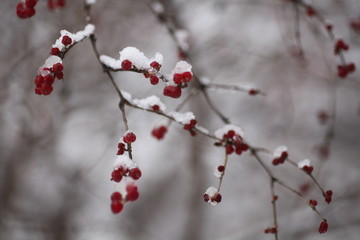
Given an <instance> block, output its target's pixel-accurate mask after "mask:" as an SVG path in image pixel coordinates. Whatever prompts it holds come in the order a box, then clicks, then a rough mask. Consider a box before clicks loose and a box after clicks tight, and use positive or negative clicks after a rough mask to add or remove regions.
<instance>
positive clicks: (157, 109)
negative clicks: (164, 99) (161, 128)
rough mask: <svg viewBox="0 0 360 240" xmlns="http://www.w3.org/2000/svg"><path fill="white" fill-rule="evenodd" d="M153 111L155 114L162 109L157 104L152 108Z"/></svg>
mask: <svg viewBox="0 0 360 240" xmlns="http://www.w3.org/2000/svg"><path fill="white" fill-rule="evenodd" d="M151 108H152V110H153V111H155V112H159V111H160V107H159V105H157V104H155V105H154V106H152V107H151Z"/></svg>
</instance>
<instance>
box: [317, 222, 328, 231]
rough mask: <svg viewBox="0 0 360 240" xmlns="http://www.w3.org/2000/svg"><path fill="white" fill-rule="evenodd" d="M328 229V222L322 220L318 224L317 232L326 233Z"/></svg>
mask: <svg viewBox="0 0 360 240" xmlns="http://www.w3.org/2000/svg"><path fill="white" fill-rule="evenodd" d="M327 230H328V223H327V222H326V221H322V222H321V223H320V226H319V233H320V234H321V233H326V232H327Z"/></svg>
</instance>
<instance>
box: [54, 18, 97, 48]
mask: <svg viewBox="0 0 360 240" xmlns="http://www.w3.org/2000/svg"><path fill="white" fill-rule="evenodd" d="M94 31H95V26H94V25H93V24H88V25H86V26H85V28H84V30H82V31H79V32H77V33H74V34H73V33H71V32H69V31H67V30H61V31H60V37H59V38H58V39H57V40H56V41H55V43H54V44H53V45H52V47H53V48H58V49H59V50H60V51H62V50H63V49H64V48H65V45H64V44H63V43H62V42H61V41H62V38H63V37H64V36H68V37H70V38H71V39H72V40H73V42H72V43H71V45H73V44H75V43H76V42H80V41H82V40H84V39H85V38H87V37H89V36H90V35H91V34H93V33H94Z"/></svg>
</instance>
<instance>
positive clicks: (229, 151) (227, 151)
mask: <svg viewBox="0 0 360 240" xmlns="http://www.w3.org/2000/svg"><path fill="white" fill-rule="evenodd" d="M225 149H226V154H228V155H229V154H232V153H233V152H234V148H233V146H231V145H229V144H228V145H226V147H225Z"/></svg>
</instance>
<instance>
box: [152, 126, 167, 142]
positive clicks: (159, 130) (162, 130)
mask: <svg viewBox="0 0 360 240" xmlns="http://www.w3.org/2000/svg"><path fill="white" fill-rule="evenodd" d="M166 133H167V127H166V126H163V125H162V126H159V127H156V128H154V129H153V130H152V131H151V135H152V136H153V137H155V138H156V139H158V140H161V139H163V138H164V136H165V134H166Z"/></svg>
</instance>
